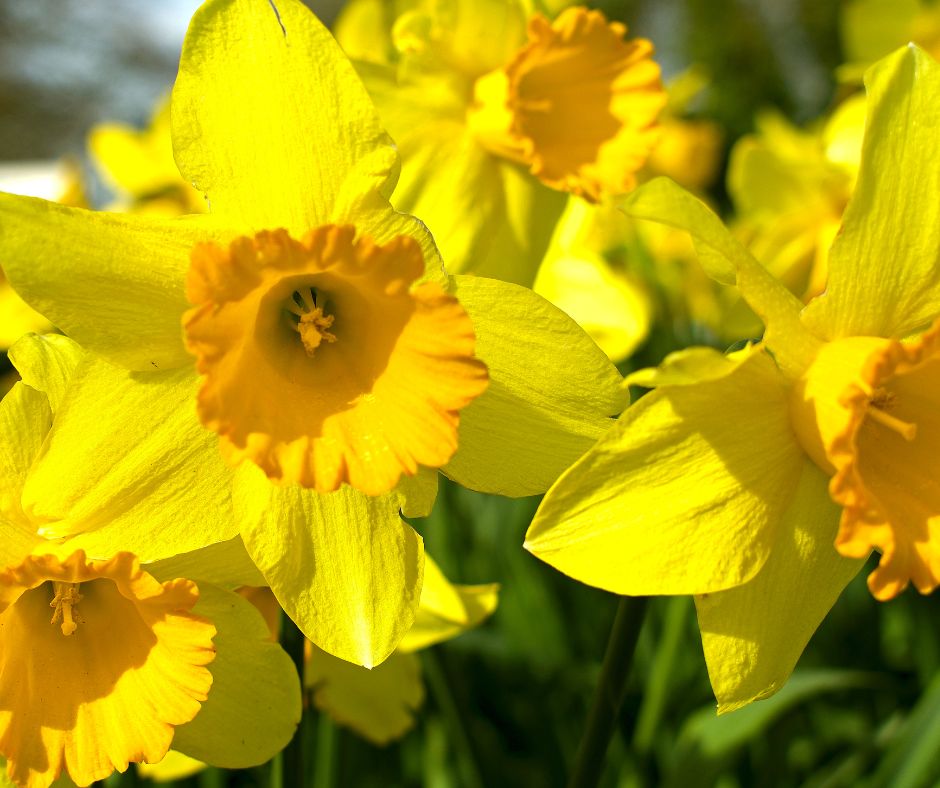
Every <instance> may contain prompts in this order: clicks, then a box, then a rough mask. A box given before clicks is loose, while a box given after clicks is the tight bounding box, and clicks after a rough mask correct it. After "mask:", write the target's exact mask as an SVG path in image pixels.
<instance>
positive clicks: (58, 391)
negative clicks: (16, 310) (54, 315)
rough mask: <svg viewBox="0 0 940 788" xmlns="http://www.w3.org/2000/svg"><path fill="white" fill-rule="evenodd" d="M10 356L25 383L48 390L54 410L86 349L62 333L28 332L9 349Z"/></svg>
mask: <svg viewBox="0 0 940 788" xmlns="http://www.w3.org/2000/svg"><path fill="white" fill-rule="evenodd" d="M9 356H10V361H11V362H12V363H13V366H14V367H16V371H17V372H19V373H20V377H21V378H22V379H23V382H24V383H26V384H27V385H29V386H31V387H32V388H34V389H36V390H37V391H42V392H43V393H45V395H46V396H47V397H48V399H49V405H50V406H51V407H52V412H53V413H55V412H56V411H57V410H58V409H59V406H60V405H61V403H62V398H63V397H64V396H65V392H66V391H67V390H68V387H69V384H71V382H72V376H73V375H74V374H75V370H76V368H77V367H78V365H79V363H80V362H81V361H82V359H83V358H84V357H85V351H83V350H82V349H81V347H79V346H78V345H77V344H75V343H74V342H73V341H72V340H71V339H69V338H68V337H64V336H62V335H61V334H45V335H42V336H40V335H39V334H27V335H26V336H24V337H22V338H21V339H20V340H19V341H17V343H16V344H15V345H14V346H13V347H11V348H10V353H9Z"/></svg>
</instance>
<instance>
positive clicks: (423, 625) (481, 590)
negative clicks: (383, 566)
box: [398, 556, 499, 652]
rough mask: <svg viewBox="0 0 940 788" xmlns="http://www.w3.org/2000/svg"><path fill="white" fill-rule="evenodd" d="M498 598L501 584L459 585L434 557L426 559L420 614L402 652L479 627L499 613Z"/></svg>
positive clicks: (400, 648)
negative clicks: (440, 566) (439, 565)
mask: <svg viewBox="0 0 940 788" xmlns="http://www.w3.org/2000/svg"><path fill="white" fill-rule="evenodd" d="M498 599H499V585H498V584H497V583H487V584H484V585H473V586H467V585H456V584H454V583H451V582H450V581H449V580H448V579H447V578H446V577H445V576H444V573H443V572H441V570H440V569H439V568H438V566H437V564H435V563H434V561H432V560H431V556H425V560H424V585H423V586H422V587H421V603H420V604H419V606H418V615H417V616H416V617H415V622H414V624H413V625H412V627H411V629H409V630H408V634H406V635H405V637H404V638H403V639H402V641H401V643H400V644H399V646H398V650H399V651H400V652H411V651H418V650H419V649H422V648H427V647H428V646H433V645H434V644H435V643H441V642H443V641H445V640H450V639H451V638H453V637H456V636H457V635H459V634H460V633H461V632H466V631H467V630H468V629H473V628H474V627H476V626H479V625H480V624H481V623H482V622H483V621H485V620H486V619H487V618H489V617H490V616H491V615H492V614H493V611H495V610H496V605H497V602H498Z"/></svg>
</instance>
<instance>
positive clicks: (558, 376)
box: [0, 0, 624, 666]
mask: <svg viewBox="0 0 940 788" xmlns="http://www.w3.org/2000/svg"><path fill="white" fill-rule="evenodd" d="M171 115H172V117H171V121H172V126H173V144H174V151H175V156H176V160H177V163H178V164H179V165H180V168H181V170H182V172H183V174H184V176H185V177H186V179H187V180H188V181H191V182H193V183H194V184H195V185H196V187H197V188H198V189H199V190H200V191H202V192H204V193H205V194H206V195H207V199H208V201H209V207H210V211H209V213H208V214H206V215H202V216H190V217H183V218H180V219H168V218H163V217H159V216H139V215H127V214H113V213H97V212H90V211H82V210H75V209H67V208H63V207H61V206H56V205H54V204H51V203H46V202H43V201H39V200H29V199H26V198H15V197H12V196H9V195H0V265H3V267H4V269H5V270H7V271H8V273H9V276H10V279H11V281H13V283H14V285H15V286H16V287H17V288H18V290H19V291H20V293H21V294H22V295H24V297H25V298H26V299H27V301H29V302H30V303H31V304H33V305H34V306H35V307H37V308H38V309H39V310H40V311H41V312H42V313H43V314H45V315H46V316H47V317H49V318H50V319H51V320H52V321H53V322H54V324H55V325H56V326H58V327H59V328H60V329H61V330H62V331H63V332H65V334H67V335H68V336H70V337H71V338H73V339H74V340H76V341H78V342H79V343H81V344H82V345H83V346H84V347H85V348H87V349H88V350H89V351H91V352H92V354H93V356H94V357H93V358H90V359H88V360H87V362H86V363H85V365H84V366H83V369H82V374H81V375H79V376H77V379H76V381H75V383H74V386H73V390H72V392H71V394H70V402H69V406H68V407H67V408H64V409H63V411H62V412H61V413H60V414H59V417H58V418H57V419H56V424H55V425H54V427H53V439H52V440H50V441H49V442H48V445H46V446H45V447H44V449H43V456H42V459H41V462H40V463H39V464H38V465H37V467H36V468H35V469H34V473H33V474H31V478H30V483H29V485H28V486H27V488H26V491H25V494H24V500H25V501H26V503H25V505H26V506H27V507H28V508H29V510H30V512H31V516H32V517H33V518H34V522H37V523H41V528H42V532H43V535H44V536H46V537H50V538H53V537H55V538H59V537H64V536H75V537H76V539H77V540H80V542H81V545H82V546H83V547H85V548H86V549H88V550H90V551H92V552H96V551H97V549H98V548H103V547H106V546H107V545H114V544H120V545H122V546H123V548H124V549H128V550H131V551H133V552H135V553H136V554H138V555H139V556H141V559H142V560H145V561H156V560H160V559H165V558H169V557H171V556H172V555H175V554H177V553H181V552H186V551H190V550H195V549H198V548H201V547H204V546H206V545H211V544H214V543H219V542H225V541H226V540H231V539H233V538H234V537H236V536H237V535H241V537H242V539H243V540H244V544H245V547H246V548H247V550H248V553H249V554H250V556H251V559H252V560H253V561H254V562H255V564H256V565H257V566H258V567H259V569H260V570H261V572H262V573H263V575H264V578H265V580H266V581H267V584H268V585H270V587H271V588H272V590H273V591H274V593H275V595H276V596H277V598H278V600H279V602H280V603H281V605H282V606H283V608H284V609H285V610H286V611H287V612H288V613H289V614H290V616H291V617H292V618H293V619H294V620H295V621H296V622H297V623H298V625H299V626H300V628H301V629H302V630H303V631H304V632H305V633H306V634H307V636H308V637H309V638H310V639H311V640H312V641H313V642H314V643H316V644H317V645H318V646H319V647H321V648H322V649H323V650H325V651H327V652H329V653H332V654H334V655H336V656H339V657H341V658H343V659H348V660H350V661H353V662H357V663H359V664H363V665H370V666H371V665H375V664H377V663H379V662H381V660H382V659H384V658H385V657H386V656H388V654H390V653H391V652H392V651H393V650H394V648H395V646H396V645H397V643H398V641H399V640H400V639H401V637H402V636H403V634H404V633H405V632H406V631H407V630H408V628H409V627H410V626H411V624H412V622H413V620H414V617H415V612H416V610H417V606H418V601H419V598H420V588H421V578H422V567H423V547H422V542H421V539H420V537H419V536H418V535H417V534H416V533H415V532H414V531H413V529H412V528H411V527H410V526H408V525H407V524H405V523H404V522H402V521H401V519H400V517H399V510H400V509H402V508H404V511H405V513H406V514H416V515H420V514H421V513H422V512H423V511H427V509H428V507H429V506H430V504H431V503H432V502H433V498H434V494H435V491H436V480H437V476H436V471H435V470H434V469H435V468H437V467H441V466H442V468H443V471H444V472H445V473H446V474H448V476H450V477H451V478H453V479H455V480H456V481H458V482H460V483H461V484H464V485H465V486H468V487H471V488H473V489H477V490H482V491H485V492H492V493H498V494H505V495H515V496H519V495H531V494H536V493H539V492H542V491H544V490H545V489H547V487H548V486H549V485H550V484H551V482H552V481H553V480H554V479H555V478H556V477H557V475H558V474H559V473H560V472H561V471H562V470H563V469H564V468H565V467H566V466H567V465H568V464H570V463H571V462H572V461H573V460H574V459H575V458H577V457H578V456H579V455H580V454H581V453H582V452H583V451H584V450H585V449H586V448H587V447H588V446H590V444H591V443H592V442H593V441H594V440H596V439H597V438H598V437H599V436H600V435H601V434H603V432H604V431H605V429H606V428H607V426H608V424H609V418H610V416H612V415H615V414H617V413H619V412H620V410H621V409H622V407H623V401H624V395H623V393H622V392H621V390H620V387H619V383H620V376H619V375H618V373H617V371H616V369H615V368H614V367H613V365H612V364H611V363H610V362H609V360H608V359H607V358H606V357H605V356H604V354H603V352H602V351H601V350H600V349H599V348H597V346H596V345H594V343H593V342H591V340H590V339H589V338H588V337H587V335H586V334H585V333H584V332H583V331H582V330H581V329H579V328H578V327H577V325H576V324H575V323H574V322H573V321H571V320H570V319H568V318H567V317H566V316H565V315H564V314H563V313H561V312H560V311H559V310H557V309H556V308H554V307H552V306H551V305H550V304H548V303H547V302H546V301H545V300H544V299H542V298H540V297H539V296H537V295H535V294H534V293H532V292H531V291H530V290H527V289H525V288H521V287H518V286H514V285H510V284H506V283H503V282H498V281H495V280H487V279H482V278H477V277H473V278H468V277H459V276H458V277H449V276H447V275H446V274H445V272H444V270H443V265H442V262H441V259H440V257H439V255H438V253H437V250H436V248H435V246H434V243H433V241H432V239H431V236H430V235H429V234H428V232H427V231H426V228H425V227H424V226H423V225H422V224H421V223H420V222H419V221H418V220H417V219H415V218H413V217H411V216H407V215H404V214H400V213H397V212H395V211H394V210H392V208H391V206H390V205H389V203H388V199H387V198H388V195H389V194H390V193H391V192H392V190H393V188H394V185H395V174H396V172H397V170H398V159H397V154H396V151H395V148H394V146H393V145H392V144H391V141H390V140H389V139H388V137H387V136H386V135H385V133H384V131H383V130H382V129H381V127H380V126H379V123H378V120H377V118H376V115H375V111H374V108H373V106H372V104H371V102H370V100H369V98H368V95H367V94H366V92H365V90H364V88H363V87H362V85H361V83H360V82H359V79H358V77H357V76H356V74H355V72H354V70H353V69H352V66H351V65H350V64H349V62H348V61H347V60H346V59H345V57H344V56H343V55H342V53H341V52H340V50H339V48H338V47H337V45H336V43H335V42H334V40H333V39H332V37H331V36H330V35H329V33H328V32H327V31H326V30H325V29H324V28H323V27H322V26H321V25H320V24H319V22H318V21H317V20H316V18H315V17H314V16H313V15H312V14H310V12H309V11H308V10H307V9H306V8H305V7H304V6H302V5H301V4H300V3H299V2H297V0H282V1H281V2H278V4H277V7H276V8H275V7H274V5H273V4H272V3H269V2H268V1H267V0H234V2H222V1H221V0H210V2H207V3H206V4H205V5H204V6H203V7H202V8H200V10H199V11H197V13H196V15H195V17H194V19H193V22H192V24H191V26H190V30H189V33H188V35H187V38H186V41H185V44H184V47H183V53H182V57H181V64H180V73H179V77H178V79H177V82H176V85H175V88H174V91H173V95H172V113H171ZM181 323H183V324H184V330H181ZM190 351H192V353H193V354H194V355H195V364H194V359H193V355H191V354H190ZM484 389H485V390H484ZM468 403H469V404H468ZM197 412H198V416H197ZM220 446H221V449H222V452H224V454H225V455H226V457H227V460H228V462H225V461H223V460H222V458H221V454H222V452H220ZM239 461H241V462H240V464H239V465H238V466H237V467H236V468H234V470H233V467H232V465H231V463H236V462H239ZM400 479H401V481H399V480H400ZM346 482H349V483H352V484H353V485H355V486H357V487H359V488H360V489H359V490H357V489H354V488H353V487H350V486H349V485H348V484H345V483H346ZM134 490H145V491H147V493H148V495H146V496H142V495H134V494H132V493H131V492H130V491H134ZM362 490H365V491H366V493H369V494H365V493H363V492H362ZM157 504H159V505H157Z"/></svg>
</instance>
